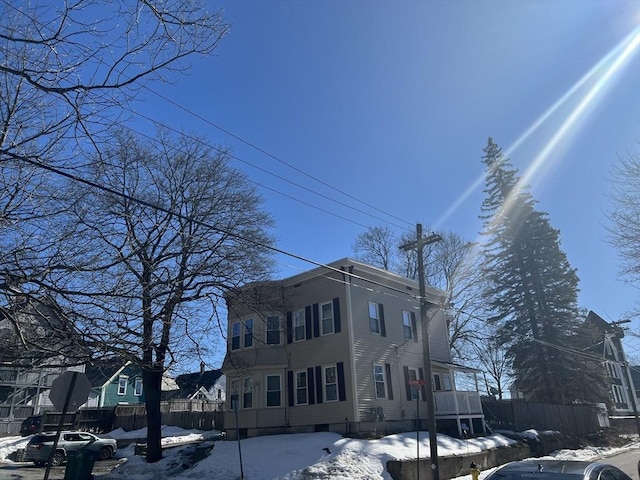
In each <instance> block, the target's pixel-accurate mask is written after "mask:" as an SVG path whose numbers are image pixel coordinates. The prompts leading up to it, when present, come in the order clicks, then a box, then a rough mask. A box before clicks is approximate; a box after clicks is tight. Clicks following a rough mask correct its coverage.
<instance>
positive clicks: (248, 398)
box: [242, 378, 253, 408]
mask: <svg viewBox="0 0 640 480" xmlns="http://www.w3.org/2000/svg"><path fill="white" fill-rule="evenodd" d="M251 407H253V379H252V378H245V379H244V380H243V382H242V408H251Z"/></svg>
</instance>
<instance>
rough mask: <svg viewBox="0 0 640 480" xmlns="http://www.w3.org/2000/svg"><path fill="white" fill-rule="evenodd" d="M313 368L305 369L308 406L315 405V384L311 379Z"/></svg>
mask: <svg viewBox="0 0 640 480" xmlns="http://www.w3.org/2000/svg"><path fill="white" fill-rule="evenodd" d="M313 371H314V370H313V367H309V368H307V391H308V392H309V405H313V404H315V403H316V394H315V391H316V382H315V380H314V379H313Z"/></svg>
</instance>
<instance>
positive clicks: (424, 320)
mask: <svg viewBox="0 0 640 480" xmlns="http://www.w3.org/2000/svg"><path fill="white" fill-rule="evenodd" d="M440 240H442V238H441V237H440V235H436V234H431V235H429V236H428V237H423V236H422V224H420V223H418V224H417V225H416V241H415V242H409V243H406V244H404V245H402V246H400V249H402V250H416V251H417V253H418V285H419V287H420V327H421V330H422V354H423V357H424V358H423V361H424V371H425V377H426V380H427V386H426V390H427V415H429V447H430V455H431V479H432V480H440V471H439V470H438V437H437V431H436V415H435V410H436V409H435V402H434V399H433V373H432V372H431V348H430V346H429V318H428V315H427V299H426V295H427V293H426V287H425V283H424V258H423V248H424V246H425V245H429V244H430V243H435V242H438V241H440ZM419 424H420V419H419V418H418V425H419ZM416 461H418V462H419V461H420V459H419V458H418V459H416Z"/></svg>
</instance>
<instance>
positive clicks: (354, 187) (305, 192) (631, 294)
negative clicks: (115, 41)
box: [136, 0, 640, 358]
mask: <svg viewBox="0 0 640 480" xmlns="http://www.w3.org/2000/svg"><path fill="white" fill-rule="evenodd" d="M208 6H209V8H210V9H211V10H217V9H223V10H224V12H225V18H226V20H227V21H228V22H230V23H231V24H232V27H231V32H230V34H229V36H228V37H227V38H226V39H225V40H223V42H222V43H221V45H220V47H219V48H218V50H217V52H216V56H214V57H211V58H207V59H201V60H196V61H194V62H193V63H192V65H191V68H190V70H189V72H188V74H187V76H184V77H179V78H177V79H176V82H174V84H173V85H159V84H156V85H153V86H152V88H153V89H154V90H155V91H157V92H158V93H160V94H161V95H163V96H166V97H167V98H170V99H171V102H173V103H170V102H168V101H167V100H165V99H162V98H160V97H158V96H156V95H155V94H153V93H149V92H146V93H145V99H144V101H143V102H141V103H139V104H137V106H136V109H137V110H138V111H139V112H140V113H141V114H143V115H149V116H152V117H153V118H155V119H157V120H158V121H160V122H164V123H167V124H170V125H171V126H172V127H174V128H178V129H182V130H185V131H186V132H189V133H196V134H199V135H204V136H206V138H207V139H208V140H209V141H211V142H212V143H216V144H224V145H227V146H230V147H231V148H232V149H233V154H234V155H235V156H236V157H238V159H239V160H235V161H234V165H236V166H237V167H238V168H240V169H241V170H243V171H245V172H246V173H247V174H248V175H249V177H250V179H251V180H252V181H255V182H256V183H258V184H259V185H260V191H261V192H262V194H263V196H264V198H265V207H266V208H267V209H268V210H269V211H270V212H271V213H272V214H273V216H274V218H275V220H276V223H277V227H276V229H275V231H274V234H275V235H276V237H277V240H278V247H279V248H281V249H283V250H286V251H289V252H292V253H295V254H296V255H300V256H302V257H305V258H309V259H312V260H314V261H316V262H322V263H326V262H330V261H333V260H337V259H339V258H342V257H345V256H350V255H352V248H351V246H352V244H353V241H354V239H355V237H356V236H357V235H358V234H360V233H362V232H364V231H365V229H366V227H368V226H376V225H387V226H389V227H391V228H393V229H395V230H397V231H400V230H401V229H407V230H411V231H414V230H415V223H416V222H418V221H420V222H422V223H423V224H424V225H425V227H428V226H431V227H434V228H437V229H443V230H447V231H454V232H457V233H459V234H461V235H462V236H464V237H466V238H468V239H469V240H470V241H473V240H476V239H477V238H478V233H479V232H480V230H481V227H482V224H481V221H480V220H479V219H478V215H479V213H480V205H481V203H482V200H483V198H484V194H483V191H482V190H483V186H484V182H483V181H482V175H483V164H482V163H481V160H480V157H481V155H482V148H483V147H484V146H485V145H486V142H487V138H488V137H489V136H491V137H493V138H494V140H495V141H496V142H497V143H498V144H499V145H500V146H501V147H502V148H503V150H504V151H506V152H508V153H509V156H510V158H511V161H512V163H513V164H514V166H515V167H516V168H518V169H519V171H520V173H521V174H522V175H525V174H526V175H527V181H528V183H529V184H530V185H531V191H532V194H533V195H534V197H535V198H536V199H537V200H538V201H539V208H540V209H541V210H544V211H546V212H548V213H549V217H550V220H551V223H552V225H553V226H554V227H555V228H557V229H559V230H560V234H561V241H562V248H563V250H564V251H565V252H566V253H567V256H568V258H569V261H570V262H571V264H572V266H573V267H575V268H577V269H578V275H579V277H580V289H581V292H580V296H579V301H580V305H581V306H582V307H585V308H588V309H591V310H594V311H595V312H596V313H598V314H599V315H601V316H602V317H603V318H605V319H606V320H609V321H615V320H619V319H620V318H622V317H623V315H624V313H625V312H626V311H628V310H630V309H632V308H633V307H634V305H635V303H636V301H637V299H638V291H637V289H635V288H633V287H631V286H629V285H626V284H625V283H624V282H623V281H622V280H621V279H620V277H619V275H618V266H619V261H618V257H617V253H616V251H615V250H614V249H613V248H612V247H611V246H610V245H609V244H608V243H607V231H606V228H605V226H606V225H608V220H607V216H606V211H607V210H608V209H609V208H610V207H609V203H610V202H609V193H610V191H611V187H610V183H609V180H608V177H609V175H610V169H611V165H612V163H613V162H615V161H616V158H617V155H618V154H620V153H624V152H625V151H627V150H631V149H636V150H637V149H639V148H640V144H639V143H638V141H640V45H637V43H638V42H640V28H639V25H640V2H638V1H637V0H598V1H591V0H580V1H578V0H576V1H572V0H548V1H547V0H536V1H533V0H529V1H526V0H525V1H508V0H495V1H488V0H477V1H472V0H467V1H461V0H449V1H436V0H430V1H428V0H425V1H420V2H414V1H345V2H339V1H319V2H311V1H271V0H270V1H257V0H256V1H220V2H214V1H210V2H208ZM625 39H626V43H625ZM634 40H635V41H636V43H635V44H630V41H634ZM629 45H635V47H633V46H629ZM625 48H627V50H624V49H625ZM608 55H609V57H607V56H608ZM603 59H604V61H603ZM596 65H599V66H598V68H596V69H595V70H594V66H596ZM589 72H591V74H590V75H587V74H588V73H589ZM585 76H586V77H585ZM581 79H582V82H581ZM568 92H571V94H570V95H568V96H567V93H568ZM563 96H564V97H565V98H564V100H563V101H562V102H559V101H560V100H561V99H563ZM554 105H555V108H553V107H554ZM550 109H552V110H551V111H550ZM545 112H547V113H548V115H547V116H546V117H545V119H544V121H542V122H540V123H539V126H538V127H537V128H536V129H534V130H532V131H531V127H532V126H533V125H535V124H536V122H537V121H538V120H539V119H540V118H542V117H543V115H545ZM196 115H197V116H196ZM198 117H199V118H198ZM136 122H137V123H138V125H139V127H140V128H148V127H149V125H147V126H143V124H144V123H145V122H146V120H144V119H142V118H141V117H139V118H138V119H137V120H136ZM146 123H148V122H146ZM216 126H218V127H222V128H223V129H225V130H227V131H229V132H232V133H233V134H234V135H235V136H237V137H239V138H240V139H242V140H244V141H246V142H248V143H250V144H252V145H254V146H256V147H259V149H261V150H262V151H259V150H258V149H256V148H253V147H251V146H249V145H248V144H247V143H243V142H242V141H241V140H239V139H238V138H234V137H233V136H230V135H228V134H226V133H225V132H224V131H222V130H220V129H219V128H216ZM528 130H529V134H528V135H527V136H526V137H523V135H524V134H525V132H527V131H528ZM264 152H267V153H268V154H269V155H267V154H265V153H264ZM273 157H276V158H275V159H274V158H273ZM252 165H254V166H257V167H258V168H255V167H254V166H252ZM291 167H293V168H291ZM529 169H531V170H532V171H531V172H529ZM274 175H275V176H274ZM276 176H277V177H276ZM278 177H280V178H278ZM283 178H284V179H287V180H288V181H289V182H292V183H289V182H287V181H285V180H283ZM316 179H317V180H320V181H321V182H322V183H320V182H318V181H317V180H316ZM330 187H332V188H330ZM313 192H318V193H320V194H321V195H322V196H319V195H316V194H314V193H313ZM341 192H344V193H346V194H348V196H345V195H343V193H341ZM326 197H329V198H331V199H334V200H336V201H337V202H339V203H336V202H332V201H330V200H329V199H328V198H326ZM294 199H295V200H294ZM296 200H297V201H296ZM356 200H357V201H356ZM361 202H363V203H361ZM349 206H350V207H353V208H349ZM278 267H279V270H280V275H281V276H283V277H284V276H289V275H293V274H296V273H298V272H300V271H301V270H306V269H308V268H311V267H312V265H310V264H307V263H305V262H301V261H299V260H295V259H292V258H288V257H286V256H279V257H278ZM631 328H632V330H633V331H635V332H637V333H639V334H640V321H635V322H634V323H633V324H632V327H631ZM636 345H637V346H636ZM639 347H640V342H635V343H634V342H628V352H627V353H628V354H629V355H632V356H633V355H635V356H637V357H638V358H640V348H639Z"/></svg>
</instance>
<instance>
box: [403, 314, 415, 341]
mask: <svg viewBox="0 0 640 480" xmlns="http://www.w3.org/2000/svg"><path fill="white" fill-rule="evenodd" d="M402 328H403V329H404V339H405V340H413V339H414V334H415V333H414V331H413V322H412V320H411V312H407V311H406V310H403V311H402Z"/></svg>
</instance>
